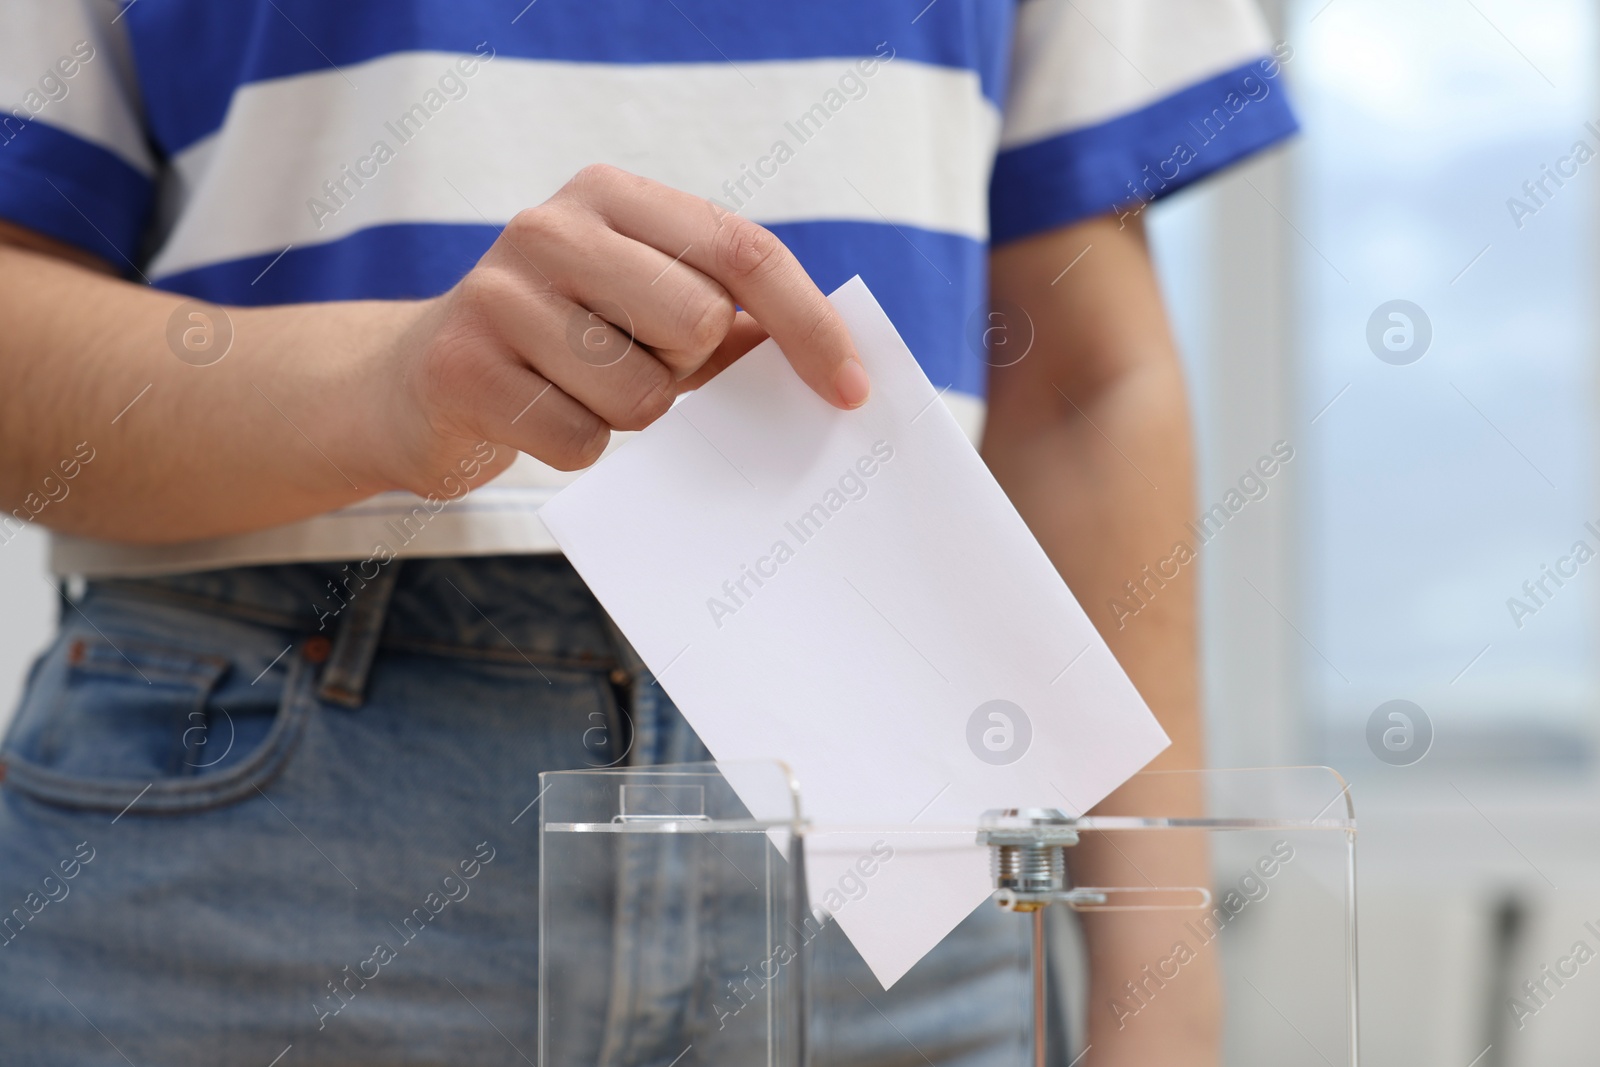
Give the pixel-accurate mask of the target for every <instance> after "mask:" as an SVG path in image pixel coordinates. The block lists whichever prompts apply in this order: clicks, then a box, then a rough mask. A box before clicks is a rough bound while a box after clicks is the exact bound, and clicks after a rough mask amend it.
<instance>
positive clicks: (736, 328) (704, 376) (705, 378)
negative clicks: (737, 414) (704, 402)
mask: <svg viewBox="0 0 1600 1067" xmlns="http://www.w3.org/2000/svg"><path fill="white" fill-rule="evenodd" d="M766 339H767V331H766V330H764V329H762V328H761V324H760V323H759V322H757V321H756V320H755V319H753V318H751V317H750V316H749V315H748V314H746V313H745V312H743V311H741V312H739V315H738V317H737V318H736V319H734V322H733V326H732V327H731V328H730V329H729V330H728V334H727V336H726V337H724V338H723V339H722V343H721V344H720V345H718V346H717V348H716V350H715V351H714V352H712V353H711V356H710V358H709V359H707V360H706V361H705V362H704V363H703V364H701V365H700V369H699V370H697V371H695V372H694V373H693V374H691V375H690V376H689V377H687V378H685V379H683V380H682V381H680V382H679V383H678V392H680V393H687V392H688V391H689V390H691V389H698V388H700V387H701V386H702V385H704V384H706V382H709V381H710V380H711V379H713V378H715V377H716V376H717V375H719V374H721V373H722V372H723V371H724V370H726V369H727V368H728V366H729V365H730V364H732V363H733V362H734V361H735V360H737V359H739V358H740V357H741V356H743V355H744V354H745V353H746V352H748V351H750V350H751V349H752V348H754V347H755V346H756V345H758V344H760V343H761V342H762V341H765V340H766Z"/></svg>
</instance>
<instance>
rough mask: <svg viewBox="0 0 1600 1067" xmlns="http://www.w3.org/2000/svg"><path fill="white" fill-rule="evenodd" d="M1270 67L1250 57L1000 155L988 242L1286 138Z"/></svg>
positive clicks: (1183, 179)
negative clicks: (1152, 99)
mask: <svg viewBox="0 0 1600 1067" xmlns="http://www.w3.org/2000/svg"><path fill="white" fill-rule="evenodd" d="M1275 63H1276V61H1274V60H1270V59H1262V60H1256V61H1252V62H1250V63H1246V64H1245V65H1244V66H1242V67H1236V68H1234V69H1233V70H1230V71H1227V72H1225V73H1223V74H1219V75H1217V76H1216V77H1213V78H1208V79H1206V80H1205V81H1203V82H1199V83H1197V84H1195V85H1192V86H1190V87H1189V88H1187V89H1184V90H1182V91H1180V92H1177V93H1174V94H1172V95H1170V96H1167V97H1164V98H1163V99H1161V100H1159V101H1157V102H1156V103H1154V104H1151V105H1150V106H1149V107H1145V108H1141V109H1140V110H1138V111H1133V112H1130V113H1128V114H1126V115H1120V116H1118V117H1117V118H1114V119H1111V120H1110V121H1108V122H1102V123H1100V124H1099V125H1097V126H1085V127H1082V128H1080V129H1076V130H1071V131H1069V132H1067V133H1063V134H1061V135H1060V136H1057V137H1052V138H1049V139H1047V140H1044V141H1038V142H1035V143H1033V144H1028V145H1023V146H1021V147H1019V148H1014V149H1009V150H1007V151H1003V152H1001V153H1000V154H999V155H998V157H996V159H995V165H994V176H993V178H991V180H990V184H989V230H990V232H989V239H990V241H991V242H992V243H994V244H999V243H1000V242H1002V241H1009V240H1015V239H1016V238H1019V237H1026V236H1028V235H1029V234H1033V233H1040V232H1042V231H1044V230H1049V229H1053V228H1055V227H1057V226H1064V225H1066V224H1067V223H1070V222H1076V221H1078V220H1079V219H1083V218H1088V217H1089V216H1091V215H1100V214H1104V213H1106V212H1109V211H1115V210H1117V209H1119V208H1123V207H1126V206H1128V205H1130V204H1132V203H1133V202H1134V201H1135V200H1153V199H1156V198H1159V197H1162V196H1168V195H1170V194H1172V193H1175V192H1177V191H1178V190H1179V189H1182V188H1183V187H1184V186H1186V185H1188V184H1190V183H1191V182H1195V181H1198V180H1199V179H1201V178H1203V177H1205V176H1206V175H1208V174H1211V173H1212V172H1214V171H1217V170H1220V169H1222V168H1223V167H1226V166H1227V165H1228V164H1230V163H1232V162H1234V161H1235V160H1238V159H1240V158H1242V157H1244V156H1247V155H1249V154H1251V153H1252V152H1256V151H1258V150H1260V149H1261V148H1263V147H1265V146H1267V145H1269V144H1272V143H1273V142H1274V141H1277V140H1279V139H1281V138H1284V137H1287V136H1288V135H1290V134H1292V133H1294V132H1295V131H1296V130H1297V129H1298V128H1299V126H1298V124H1297V123H1296V122H1295V119H1294V114H1293V113H1292V112H1291V111H1290V110H1289V101H1288V98H1287V95H1286V94H1285V92H1284V88H1283V83H1282V81H1281V80H1280V79H1279V78H1277V77H1268V76H1266V75H1265V73H1264V70H1266V69H1275ZM1262 87H1265V90H1266V91H1265V94H1263V92H1262ZM1252 94H1254V97H1252ZM1241 101H1242V106H1239V107H1238V110H1237V111H1235V110H1234V109H1233V107H1231V106H1230V104H1233V105H1238V104H1239V103H1240V102H1241ZM1180 145H1182V146H1185V147H1187V149H1188V155H1187V156H1185V154H1184V153H1182V152H1180V151H1179V146H1180ZM1185 158H1187V162H1185V161H1184V159H1185Z"/></svg>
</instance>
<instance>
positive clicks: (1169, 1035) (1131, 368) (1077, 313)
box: [983, 217, 1221, 1067]
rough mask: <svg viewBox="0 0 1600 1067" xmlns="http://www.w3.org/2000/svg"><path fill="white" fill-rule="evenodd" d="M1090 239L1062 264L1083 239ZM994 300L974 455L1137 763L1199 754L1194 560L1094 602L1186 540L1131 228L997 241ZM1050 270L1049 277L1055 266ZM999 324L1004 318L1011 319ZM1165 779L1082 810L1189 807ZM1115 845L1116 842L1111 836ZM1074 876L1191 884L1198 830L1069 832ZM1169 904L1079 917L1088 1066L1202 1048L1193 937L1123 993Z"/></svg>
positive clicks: (1193, 806) (1152, 1059) (1160, 942)
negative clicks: (1027, 330) (1179, 953)
mask: <svg viewBox="0 0 1600 1067" xmlns="http://www.w3.org/2000/svg"><path fill="white" fill-rule="evenodd" d="M1091 245H1092V248H1091V249H1090V250H1089V251H1088V252H1087V253H1086V254H1084V256H1083V259H1082V260H1080V261H1079V262H1078V263H1077V264H1076V265H1075V266H1073V267H1072V269H1071V270H1069V271H1067V272H1066V273H1065V274H1064V275H1063V274H1061V271H1062V268H1064V267H1065V266H1066V265H1067V264H1069V263H1072V261H1073V260H1074V258H1075V257H1077V256H1078V255H1079V254H1080V253H1082V252H1083V251H1084V249H1085V247H1086V246H1091ZM990 265H991V271H992V276H991V282H990V289H991V293H992V296H993V299H994V301H995V302H997V303H998V302H999V301H1008V302H1009V303H1011V304H1014V305H1017V306H1019V307H1021V308H1023V309H1025V310H1026V311H1027V312H1028V314H1029V316H1030V317H1031V318H1032V320H1033V323H1034V327H1035V330H1036V336H1035V340H1034V344H1033V349H1032V350H1031V351H1030V352H1029V354H1028V355H1027V356H1026V358H1024V359H1022V360H1021V361H1020V362H1019V363H1017V364H1015V365H1013V366H1009V367H1005V368H995V369H994V370H992V371H991V374H990V396H989V417H988V425H987V429H986V431H985V435H984V441H983V455H984V458H985V459H986V460H987V461H988V463H989V466H990V467H991V469H992V470H993V471H994V474H995V477H996V478H997V479H998V480H999V482H1000V484H1001V485H1002V486H1003V487H1004V488H1005V490H1006V492H1007V494H1008V495H1009V496H1010V497H1011V499H1012V501H1013V502H1014V503H1015V504H1016V506H1017V509H1018V510H1019V511H1020V512H1021V513H1022V516H1023V518H1024V519H1025V520H1026V521H1027V522H1028V524H1029V526H1030V527H1031V528H1032V529H1033V532H1034V534H1035V535H1036V536H1037V537H1038V538H1039V541H1040V543H1041V544H1042V545H1043V546H1044V549H1045V551H1046V552H1047V553H1048V554H1049V555H1050V557H1051V559H1052V560H1054V562H1055V564H1056V566H1057V568H1058V569H1059V570H1060V571H1061V574H1062V576H1063V577H1064V578H1065V579H1066V581H1067V584H1068V585H1070V586H1071V587H1072V590H1073V592H1074V593H1076V594H1077V596H1078V599H1079V601H1080V602H1081V603H1082V604H1083V606H1084V609H1085V610H1086V611H1087V612H1088V614H1089V618H1090V619H1091V620H1093V622H1094V623H1095V625H1096V627H1098V629H1099V630H1100V633H1101V634H1102V635H1103V636H1104V637H1105V639H1106V641H1107V642H1108V643H1109V644H1110V646H1111V650H1112V651H1113V652H1114V653H1115V654H1116V656H1117V659H1118V660H1119V661H1120V662H1121V663H1122V665H1123V667H1124V668H1125V669H1126V670H1127V672H1128V674H1129V675H1130V676H1131V677H1132V679H1133V682H1134V684H1135V685H1136V686H1137V687H1138V689H1139V692H1140V693H1141V694H1142V695H1143V696H1144V698H1145V701H1146V702H1147V703H1148V704H1149V705H1150V708H1151V710H1152V711H1154V712H1155V715H1156V717H1157V718H1158V719H1159V720H1160V721H1161V725H1162V726H1163V727H1164V728H1165V729H1166V731H1167V734H1168V736H1170V737H1171V738H1172V746H1171V747H1170V748H1168V749H1167V750H1166V751H1165V752H1164V753H1162V755H1161V756H1160V757H1159V758H1158V759H1157V760H1156V761H1155V762H1154V763H1153V764H1152V765H1151V769H1167V768H1197V767H1200V766H1202V738H1201V723H1200V713H1199V692H1198V689H1199V686H1198V677H1197V674H1198V672H1197V662H1196V636H1195V593H1194V568H1193V567H1192V566H1189V567H1184V568H1182V569H1181V571H1180V573H1179V575H1178V576H1177V577H1176V578H1174V579H1169V580H1167V581H1166V584H1165V586H1164V587H1163V588H1161V589H1159V590H1158V591H1157V592H1156V595H1154V596H1152V597H1150V598H1149V604H1148V606H1147V607H1145V608H1143V609H1142V610H1140V611H1139V613H1138V615H1137V616H1136V617H1131V618H1130V617H1126V616H1124V617H1123V618H1122V619H1120V620H1119V619H1118V618H1117V617H1116V614H1115V613H1113V612H1112V611H1111V610H1110V609H1109V607H1108V601H1110V600H1111V599H1112V598H1114V597H1121V598H1122V599H1124V600H1126V599H1127V598H1126V594H1125V592H1124V590H1123V583H1124V582H1126V581H1129V580H1136V579H1138V578H1139V577H1140V573H1141V571H1142V570H1143V568H1144V567H1145V566H1146V565H1147V564H1148V565H1151V566H1152V567H1153V566H1154V565H1155V564H1156V562H1157V561H1158V560H1162V559H1164V558H1166V557H1168V556H1170V555H1171V553H1172V548H1173V544H1174V543H1175V542H1177V541H1179V540H1187V535H1186V533H1185V531H1184V523H1185V522H1186V521H1188V520H1189V519H1190V518H1192V513H1193V507H1194V500H1193V491H1192V489H1191V484H1190V483H1191V477H1192V472H1191V458H1190V440H1189V419H1188V411H1187V405H1186V401H1185V395H1184V385H1183V378H1182V373H1181V368H1180V366H1179V363H1178V358H1177V353H1176V351H1175V349H1174V345H1173V342H1172V338H1171V336H1170V334H1169V332H1168V329H1167V323H1166V318H1165V315H1164V313H1163V311H1162V307H1161V298H1160V293H1159V292H1158V290H1157V286H1156V280H1155V275H1154V272H1153V270H1152V266H1151V263H1150V257H1149V252H1148V249H1147V248H1146V245H1145V241H1144V235H1143V231H1142V230H1141V229H1140V228H1139V227H1137V226H1130V227H1127V228H1122V227H1120V226H1119V224H1118V222H1117V221H1116V220H1115V219H1114V218H1110V217H1102V218H1097V219H1091V220H1088V221H1085V222H1082V223H1079V224H1077V225H1073V226H1070V227H1066V228H1063V229H1060V230H1056V231H1053V232H1051V233H1048V234H1044V235H1041V236H1038V237H1034V238H1029V239H1027V240H1023V241H1018V242H1016V243H1013V244H1009V245H1006V246H1004V247H1002V248H999V249H997V250H996V251H995V252H994V253H993V255H992V257H991V260H990ZM1058 277H1059V280H1058V281H1055V282H1054V283H1052V279H1057V278H1058ZM1011 326H1012V328H1013V329H1015V326H1016V324H1015V323H1012V324H1011ZM1200 804H1201V799H1200V797H1199V796H1198V795H1192V794H1191V793H1189V792H1187V791H1185V790H1184V789H1183V788H1182V787H1181V786H1176V785H1174V784H1171V783H1168V784H1158V783H1154V782H1144V783H1130V784H1129V785H1127V786H1124V787H1123V788H1122V789H1120V790H1118V791H1117V792H1116V793H1114V794H1112V795H1111V796H1110V797H1109V798H1107V799H1106V800H1105V801H1104V802H1103V803H1102V804H1101V805H1100V806H1099V807H1098V808H1096V809H1095V810H1096V813H1098V814H1115V813H1132V812H1135V811H1148V810H1152V809H1156V810H1161V811H1163V812H1178V811H1193V812H1195V813H1196V814H1198V813H1199V811H1200ZM1119 850H1120V851H1119ZM1072 868H1073V870H1072V873H1073V880H1074V882H1075V883H1076V884H1079V885H1130V886H1132V885H1144V884H1147V883H1146V876H1148V878H1149V880H1151V881H1153V882H1155V883H1157V884H1162V885H1209V884H1210V871H1209V869H1208V866H1207V859H1206V852H1205V847H1204V842H1203V841H1201V840H1199V839H1198V836H1197V837H1196V838H1195V839H1192V840H1186V841H1183V842H1181V843H1180V844H1179V845H1177V846H1173V845H1172V844H1170V843H1169V844H1168V845H1167V846H1165V847H1161V846H1156V847H1152V845H1151V843H1150V842H1149V841H1148V839H1141V838H1140V837H1139V835H1137V834H1119V835H1115V839H1114V840H1111V841H1107V840H1106V839H1105V836H1104V835H1089V836H1086V837H1085V839H1084V841H1083V843H1082V844H1080V845H1079V846H1078V847H1077V848H1075V849H1073V850H1072ZM1194 917H1195V915H1194V914H1193V913H1187V912H1175V913H1163V912H1145V913H1123V914H1115V913H1111V914H1100V915H1090V916H1086V921H1085V923H1084V933H1085V937H1086V939H1087V942H1088V949H1089V957H1090V972H1091V979H1090V992H1089V1009H1088V1018H1089V1033H1088V1035H1087V1037H1088V1041H1089V1042H1090V1043H1091V1044H1093V1045H1094V1046H1095V1051H1094V1052H1093V1053H1091V1054H1090V1055H1089V1057H1088V1058H1087V1059H1086V1060H1085V1064H1086V1067H1093V1065H1095V1064H1106V1065H1121V1064H1128V1065H1133V1064H1140V1065H1144V1064H1157V1063H1160V1064H1167V1063H1173V1064H1176V1063H1183V1064H1196V1065H1200V1064H1207V1065H1210V1064H1215V1063H1217V1062H1218V1034H1219V1033H1220V1029H1221V1020H1220V1010H1221V997H1220V990H1219V982H1218V978H1217V970H1216V961H1215V959H1214V957H1212V956H1210V955H1208V953H1209V952H1210V951H1211V950H1208V949H1204V948H1200V947H1199V946H1198V945H1196V944H1195V942H1194V938H1193V937H1192V936H1188V937H1187V940H1188V941H1189V942H1190V947H1191V948H1194V949H1196V950H1197V955H1198V957H1199V958H1198V959H1196V960H1195V961H1194V962H1191V963H1188V964H1186V965H1184V966H1183V967H1182V969H1181V971H1180V972H1179V974H1178V976H1177V977H1176V978H1174V979H1172V980H1170V981H1167V982H1166V984H1165V986H1164V987H1162V988H1160V989H1159V990H1157V991H1156V992H1155V994H1154V995H1153V996H1152V997H1150V998H1149V1004H1148V1007H1144V1008H1142V1010H1139V1011H1138V1013H1137V1015H1134V1016H1132V1017H1129V1016H1128V1015H1121V1017H1120V1018H1119V1013H1117V1012H1115V1011H1113V1009H1112V1007H1111V1004H1112V1002H1113V1001H1114V1000H1118V999H1120V1001H1121V1003H1122V1004H1123V1005H1125V1006H1126V1007H1128V1008H1130V1009H1131V1008H1140V1004H1139V1002H1138V1001H1135V1000H1133V999H1132V998H1130V997H1129V995H1128V993H1127V991H1126V989H1125V988H1124V986H1123V983H1124V982H1128V981H1134V982H1139V981H1141V980H1143V978H1144V974H1143V971H1142V969H1143V968H1144V967H1145V966H1146V965H1149V966H1151V967H1152V968H1153V969H1154V968H1155V967H1156V965H1157V962H1158V961H1160V960H1163V959H1166V958H1168V957H1170V956H1171V955H1172V951H1173V946H1174V944H1175V943H1176V942H1177V941H1179V940H1183V939H1185V934H1184V932H1183V930H1182V929H1181V926H1182V922H1183V920H1184V919H1186V918H1188V919H1192V918H1194Z"/></svg>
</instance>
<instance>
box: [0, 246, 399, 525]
mask: <svg viewBox="0 0 1600 1067" xmlns="http://www.w3.org/2000/svg"><path fill="white" fill-rule="evenodd" d="M181 303H183V299H182V298H181V297H178V296H176V295H173V294H168V293H164V292H161V291H158V290H154V289H150V288H147V287H144V286H139V285H133V284H130V283H127V282H123V281H119V280H117V279H114V278H111V277H108V276H106V275H104V274H101V273H98V272H95V271H92V270H90V269H87V268H86V267H84V266H80V265H77V264H73V263H69V262H66V261H64V260H62V259H60V258H56V257H54V256H49V255H43V254H40V253H37V252H31V251H25V250H22V249H19V248H15V247H7V246H0V321H4V322H5V323H6V324H7V327H6V330H5V332H4V334H3V335H0V505H3V507H4V510H5V511H6V512H7V513H13V514H14V516H18V517H20V516H22V515H32V514H34V513H35V512H36V513H37V515H38V521H39V522H41V523H42V524H44V525H47V526H51V527H54V528H56V529H60V530H64V531H69V532H73V533H79V534H84V535H88V536H92V537H100V538H106V539H111V540H118V541H127V542H164V541H181V540H186V539H190V538H196V537H206V536H214V535H219V534H227V533H234V532H239V531H244V530H251V529H257V528H261V527H265V526H270V525H274V524H277V523H282V522H288V521H291V520H294V519H298V518H303V517H305V516H308V515H313V514H317V513H320V512H324V511H327V510H330V509H332V508H336V507H339V506H341V505H343V504H346V503H349V502H351V501H354V500H357V499H360V498H362V497H365V496H369V495H371V494H373V493H375V492H377V491H380V490H382V489H385V488H390V486H389V485H387V484H385V483H384V481H383V480H382V477H383V476H382V470H381V467H380V466H379V465H377V464H374V463H373V462H371V460H370V458H369V456H368V450H369V446H370V442H371V440H372V438H373V437H374V435H375V428H374V427H373V425H372V421H373V414H374V410H375V405H374V403H373V400H374V397H375V396H377V395H379V394H380V392H381V391H382V390H383V388H384V385H385V383H383V382H382V381H380V380H374V378H375V377H376V376H375V375H374V374H373V372H372V369H371V368H372V366H373V364H374V360H373V359H372V358H371V354H372V353H374V352H376V351H377V350H378V349H379V348H381V346H382V345H383V344H384V343H385V341H386V340H389V339H391V338H392V336H393V335H396V334H397V333H398V332H399V331H400V330H402V329H403V328H404V327H405V325H406V324H407V323H408V322H409V321H410V319H411V317H412V316H414V315H415V314H416V309H415V306H414V305H409V304H400V303H395V304H390V303H378V302H369V303H340V304H318V305H300V306H289V307H278V308H263V309H254V308H229V309H227V312H226V314H227V317H228V319H229V320H231V324H232V330H233V333H234V337H233V341H232V345H231V347H230V348H229V350H228V352H227V355H226V356H225V357H224V358H222V359H221V360H220V361H219V362H217V363H214V364H211V365H209V366H194V365H191V364H190V363H187V362H184V361H182V360H180V359H179V358H178V357H177V356H176V355H175V354H174V352H173V351H172V349H171V348H170V347H169V343H168V324H169V319H170V318H171V316H172V314H173V311H174V309H176V308H177V307H178V306H179V305H180V304H181ZM183 325H184V326H185V327H187V326H190V325H193V324H191V323H187V322H185V323H184V324H183ZM130 405H131V406H130ZM85 451H92V455H93V460H92V462H90V463H88V464H83V465H80V467H79V469H77V470H76V476H75V477H73V478H71V479H70V480H69V479H67V478H66V477H65V474H66V473H67V472H68V471H72V470H74V468H73V467H72V465H71V463H70V461H71V460H72V459H73V457H74V456H75V454H76V456H77V457H78V458H79V459H81V458H82V456H83V454H84V452H85ZM64 462H67V466H66V467H63V463H64ZM41 501H48V503H47V504H44V505H43V506H41Z"/></svg>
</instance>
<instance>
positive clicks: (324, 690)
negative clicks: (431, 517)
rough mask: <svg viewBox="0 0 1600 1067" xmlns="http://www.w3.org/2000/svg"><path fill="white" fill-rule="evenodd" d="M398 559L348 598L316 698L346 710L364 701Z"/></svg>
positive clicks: (357, 706) (397, 575)
mask: <svg viewBox="0 0 1600 1067" xmlns="http://www.w3.org/2000/svg"><path fill="white" fill-rule="evenodd" d="M400 562H401V561H400V560H393V561H391V562H390V563H389V565H388V566H386V567H384V568H383V569H382V570H380V571H379V572H378V575H377V577H375V578H373V579H372V580H371V581H369V582H367V584H366V585H365V586H363V587H362V588H361V589H360V590H358V591H357V593H356V595H355V596H354V597H353V598H352V599H351V601H350V604H349V606H348V607H347V608H346V609H345V611H344V612H343V614H342V617H341V618H340V619H339V628H338V630H337V631H335V633H334V635H333V648H332V650H331V651H330V652H329V655H328V662H327V665H326V666H324V667H323V668H322V682H321V685H319V686H318V688H317V696H318V697H320V698H321V699H323V700H326V701H329V702H330V703H334V704H340V705H343V706H344V707H347V708H359V707H360V706H361V703H362V701H363V700H365V699H366V689H367V674H368V672H369V671H370V670H371V669H372V659H373V657H374V656H375V655H377V652H378V638H379V637H381V636H382V634H383V621H384V617H385V616H386V615H387V614H388V612H389V599H390V597H392V596H393V595H394V586H395V581H396V580H397V579H398V578H399V576H400Z"/></svg>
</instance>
